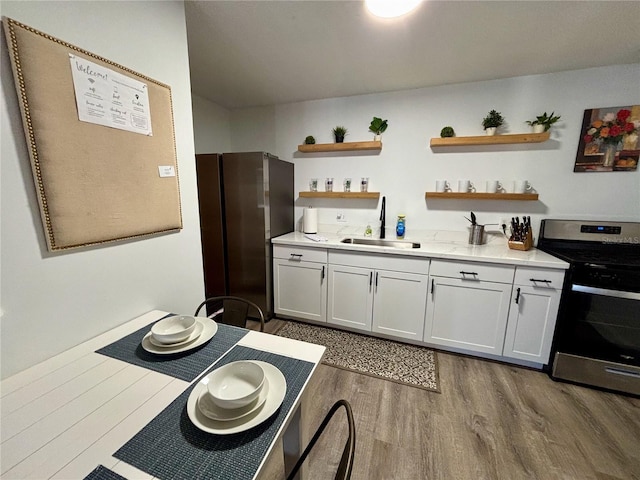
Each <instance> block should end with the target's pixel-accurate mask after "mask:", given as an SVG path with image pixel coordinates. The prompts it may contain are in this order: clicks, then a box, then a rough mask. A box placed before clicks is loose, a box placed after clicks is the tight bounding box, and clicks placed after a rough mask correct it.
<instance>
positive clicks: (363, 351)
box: [274, 321, 440, 393]
mask: <svg viewBox="0 0 640 480" xmlns="http://www.w3.org/2000/svg"><path fill="white" fill-rule="evenodd" d="M285 322H286V323H285V324H284V326H282V327H281V328H280V329H279V330H277V331H276V332H274V333H275V334H276V335H279V336H281V337H287V338H293V339H295V340H302V341H304V342H310V343H317V344H320V345H324V346H325V347H327V350H326V352H325V354H324V358H323V359H322V363H324V364H326V365H331V366H333V367H338V368H343V369H345V370H351V371H353V372H358V373H364V374H365V375H371V376H373V377H378V378H382V379H385V380H390V381H392V382H397V383H402V384H405V385H410V386H412V387H418V388H422V389H425V390H430V391H433V392H438V393H440V381H439V378H438V360H437V357H436V352H434V351H433V350H429V349H428V348H425V347H418V346H415V345H407V344H404V343H399V342H394V341H391V340H384V339H381V338H375V337H369V336H367V335H359V334H357V333H351V332H344V331H342V330H334V329H332V328H326V327H318V326H316V325H308V324H305V323H298V322H293V321H285Z"/></svg>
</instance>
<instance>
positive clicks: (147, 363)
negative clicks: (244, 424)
mask: <svg viewBox="0 0 640 480" xmlns="http://www.w3.org/2000/svg"><path fill="white" fill-rule="evenodd" d="M170 315H172V314H170ZM167 316H169V315H167ZM162 318H165V317H162ZM158 320H161V319H158ZM158 320H155V321H154V322H151V323H155V322H157V321H158ZM151 323H150V324H149V325H147V326H146V327H142V328H141V329H140V330H138V331H136V332H133V333H131V334H129V335H127V336H126V337H123V338H121V339H120V340H118V341H116V342H113V343H112V344H110V345H107V346H106V347H103V348H101V349H100V350H97V351H96V353H100V354H102V355H107V356H108V357H112V358H117V359H118V360H122V361H125V362H127V363H132V364H134V365H138V366H140V367H144V368H148V369H149V370H153V371H156V372H160V373H164V374H166V375H171V376H172V377H175V378H179V379H180V380H185V381H187V382H191V381H193V380H194V379H195V378H196V377H198V375H200V374H201V373H202V372H203V371H204V369H205V368H207V367H208V366H209V365H211V364H212V363H214V362H215V361H217V360H218V359H219V358H220V357H221V356H222V355H224V354H225V352H226V351H227V350H229V349H230V348H231V347H233V346H234V345H235V344H236V343H238V342H239V341H240V339H241V338H242V337H244V336H245V335H246V334H247V333H249V330H246V329H244V328H238V327H234V326H231V325H224V324H221V323H218V331H217V332H216V334H215V335H214V336H213V338H212V339H211V340H209V341H208V342H207V343H205V344H204V345H201V346H200V347H198V348H194V349H193V350H188V351H186V352H182V353H176V354H175V355H154V354H153V353H149V352H147V351H146V350H145V349H144V348H142V345H140V342H141V341H142V338H143V337H144V336H145V335H146V334H147V333H148V332H149V330H150V329H151Z"/></svg>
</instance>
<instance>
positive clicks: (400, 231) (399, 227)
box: [396, 215, 405, 238]
mask: <svg viewBox="0 0 640 480" xmlns="http://www.w3.org/2000/svg"><path fill="white" fill-rule="evenodd" d="M404 218H405V215H398V222H397V223H396V237H398V238H404V232H405V226H404Z"/></svg>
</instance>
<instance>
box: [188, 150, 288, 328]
mask: <svg viewBox="0 0 640 480" xmlns="http://www.w3.org/2000/svg"><path fill="white" fill-rule="evenodd" d="M196 170H197V177H198V202H199V205H200V232H201V238H202V259H203V267H204V283H205V285H204V290H205V295H206V297H207V298H209V297H214V296H218V295H234V296H238V297H243V298H246V299H247V300H251V301H252V302H254V303H256V304H257V305H258V306H259V307H260V308H261V309H262V311H263V313H264V315H265V319H269V318H271V317H272V316H273V275H272V265H273V264H272V259H273V255H272V252H273V248H272V245H271V238H273V237H277V236H278V235H283V234H285V233H288V232H292V231H293V229H294V194H293V163H291V162H287V161H284V160H280V159H279V158H278V157H276V156H274V155H270V154H268V153H264V152H246V153H224V154H198V155H196ZM210 313H211V312H210ZM250 313H251V312H250ZM255 313H257V312H255Z"/></svg>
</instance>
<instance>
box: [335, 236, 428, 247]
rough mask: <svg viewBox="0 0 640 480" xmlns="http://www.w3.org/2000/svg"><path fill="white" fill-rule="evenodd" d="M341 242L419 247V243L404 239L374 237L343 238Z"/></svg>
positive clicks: (378, 245)
mask: <svg viewBox="0 0 640 480" xmlns="http://www.w3.org/2000/svg"><path fill="white" fill-rule="evenodd" d="M341 243H351V244H352V245H372V246H374V247H392V248H420V244H419V243H415V242H407V241H404V240H378V239H376V238H345V239H344V240H341Z"/></svg>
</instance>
